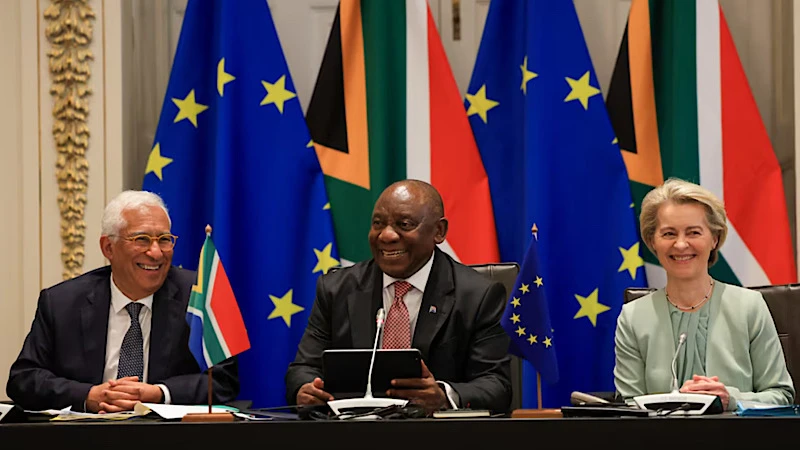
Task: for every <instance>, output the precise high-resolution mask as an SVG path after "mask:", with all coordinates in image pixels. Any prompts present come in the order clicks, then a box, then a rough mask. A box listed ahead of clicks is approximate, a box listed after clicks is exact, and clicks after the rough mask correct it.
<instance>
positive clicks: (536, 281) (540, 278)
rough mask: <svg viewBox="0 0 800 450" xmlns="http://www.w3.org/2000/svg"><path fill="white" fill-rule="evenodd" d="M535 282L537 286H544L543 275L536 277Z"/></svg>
mask: <svg viewBox="0 0 800 450" xmlns="http://www.w3.org/2000/svg"><path fill="white" fill-rule="evenodd" d="M533 283H534V284H535V285H536V287H542V285H544V281H543V280H542V277H536V279H535V280H533Z"/></svg>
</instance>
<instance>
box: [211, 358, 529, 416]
mask: <svg viewBox="0 0 800 450" xmlns="http://www.w3.org/2000/svg"><path fill="white" fill-rule="evenodd" d="M212 370H214V367H209V368H208V413H209V414H211V397H212V396H211V393H212V392H213V391H214V387H213V385H214V384H213V383H212V382H211V371H212ZM539 407H541V400H539Z"/></svg>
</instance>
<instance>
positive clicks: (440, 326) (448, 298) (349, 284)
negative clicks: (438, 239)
mask: <svg viewBox="0 0 800 450" xmlns="http://www.w3.org/2000/svg"><path fill="white" fill-rule="evenodd" d="M382 284H383V273H382V272H381V270H380V268H379V267H378V265H377V264H376V263H375V261H374V260H369V261H365V262H361V263H358V264H356V265H354V266H352V267H348V268H344V269H339V270H337V271H335V272H331V273H328V274H327V275H323V276H321V277H319V278H318V280H317V292H316V299H315V301H314V307H313V309H312V311H311V316H310V317H309V320H308V326H307V328H306V331H305V334H304V335H303V338H302V339H301V341H300V345H299V347H298V349H297V356H296V357H295V360H294V362H293V363H291V364H290V365H289V369H288V371H287V373H286V393H287V401H288V402H289V404H294V403H295V402H296V397H297V391H298V390H299V389H300V387H301V386H302V385H303V384H305V383H308V382H310V381H312V380H313V379H314V378H315V377H320V378H323V377H322V352H323V351H324V350H327V349H336V348H370V349H371V348H372V346H373V342H374V337H375V330H376V324H375V313H376V312H377V310H378V309H379V308H381V307H382V306H383V297H382V292H381V291H382V289H383V286H382ZM505 302H506V294H505V288H504V287H503V286H502V285H501V284H499V283H492V282H491V281H489V280H488V279H487V278H486V277H484V276H483V275H481V274H479V273H478V272H476V271H475V270H473V269H472V268H470V267H467V266H464V265H462V264H459V263H457V262H456V261H454V260H453V259H452V258H450V256H448V255H447V254H445V253H444V252H442V251H440V250H439V249H436V250H435V253H434V260H433V267H432V268H431V273H430V277H429V279H428V284H427V285H426V287H425V293H424V294H423V296H422V305H421V306H420V310H419V316H418V317H417V324H416V329H415V332H414V338H413V342H412V346H413V347H414V348H417V349H419V350H420V352H422V358H423V360H424V361H425V364H426V365H427V366H428V368H429V369H430V371H431V373H433V376H434V377H435V378H436V380H437V381H445V382H447V383H448V384H449V385H450V386H451V387H452V388H453V389H455V391H456V392H458V395H459V397H460V402H461V406H464V407H466V406H467V405H469V406H470V407H471V408H473V409H490V410H493V411H497V412H505V411H507V410H508V408H509V406H510V402H511V366H510V358H509V356H508V345H509V338H508V336H507V335H506V333H505V332H504V331H503V328H502V327H501V326H500V319H501V317H502V315H503V310H504V308H505ZM431 306H436V311H437V312H436V313H435V314H434V313H431V312H429V311H430V307H431Z"/></svg>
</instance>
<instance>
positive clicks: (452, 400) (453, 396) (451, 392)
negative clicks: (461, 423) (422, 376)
mask: <svg viewBox="0 0 800 450" xmlns="http://www.w3.org/2000/svg"><path fill="white" fill-rule="evenodd" d="M437 383H439V387H441V388H442V389H443V390H444V394H445V395H446V396H447V403H449V406H450V409H458V405H459V404H460V403H461V398H460V396H459V395H458V392H456V390H455V389H453V388H452V387H451V386H450V385H449V384H447V383H445V382H444V381H437Z"/></svg>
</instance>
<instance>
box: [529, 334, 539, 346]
mask: <svg viewBox="0 0 800 450" xmlns="http://www.w3.org/2000/svg"><path fill="white" fill-rule="evenodd" d="M538 337H539V336H534V335H532V334H529V335H528V342H530V344H531V345H533V344H535V343H536V342H537V341H536V339H537V338H538Z"/></svg>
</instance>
